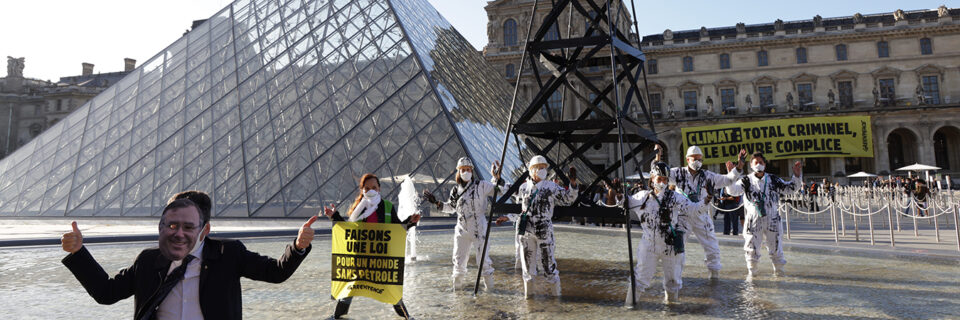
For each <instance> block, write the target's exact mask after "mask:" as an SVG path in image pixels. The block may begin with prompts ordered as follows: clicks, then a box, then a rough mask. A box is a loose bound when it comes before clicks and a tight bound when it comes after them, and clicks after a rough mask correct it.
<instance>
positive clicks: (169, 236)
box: [159, 199, 210, 261]
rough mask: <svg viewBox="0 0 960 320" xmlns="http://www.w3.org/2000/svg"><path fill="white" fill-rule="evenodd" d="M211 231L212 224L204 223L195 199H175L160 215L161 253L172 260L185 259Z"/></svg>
mask: <svg viewBox="0 0 960 320" xmlns="http://www.w3.org/2000/svg"><path fill="white" fill-rule="evenodd" d="M209 233H210V225H209V224H207V223H203V219H201V218H200V209H198V208H197V205H196V204H195V203H193V201H190V200H188V199H180V200H176V201H173V202H171V203H170V204H168V205H167V207H166V208H164V211H163V215H162V216H161V217H160V237H159V246H160V253H161V254H163V256H164V257H165V258H167V259H169V260H170V261H179V260H183V258H184V257H186V256H187V255H188V254H190V252H192V251H193V249H194V248H195V247H196V246H197V243H199V242H200V240H201V239H203V238H205V237H206V236H207V234H209Z"/></svg>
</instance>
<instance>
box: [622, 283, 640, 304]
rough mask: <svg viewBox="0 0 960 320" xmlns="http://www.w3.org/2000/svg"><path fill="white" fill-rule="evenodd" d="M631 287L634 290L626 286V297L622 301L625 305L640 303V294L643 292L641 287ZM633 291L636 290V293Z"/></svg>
mask: <svg viewBox="0 0 960 320" xmlns="http://www.w3.org/2000/svg"><path fill="white" fill-rule="evenodd" d="M633 288H634V290H630V289H631V288H630V287H629V286H628V287H627V299H626V301H624V305H625V306H626V307H632V306H634V305H636V304H637V303H640V295H642V294H643V289H641V288H637V287H636V286H634V287H633ZM634 291H636V292H637V294H636V295H634V294H633V292H634Z"/></svg>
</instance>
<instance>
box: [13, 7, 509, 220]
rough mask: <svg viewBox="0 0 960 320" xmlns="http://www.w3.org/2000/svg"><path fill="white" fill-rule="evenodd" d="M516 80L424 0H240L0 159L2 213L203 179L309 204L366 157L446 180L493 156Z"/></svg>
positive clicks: (344, 181) (240, 200)
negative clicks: (458, 168)
mask: <svg viewBox="0 0 960 320" xmlns="http://www.w3.org/2000/svg"><path fill="white" fill-rule="evenodd" d="M511 95H512V88H509V87H508V85H507V84H506V82H505V81H503V79H502V78H501V77H500V76H499V74H498V73H497V72H496V71H494V70H493V69H492V68H490V67H489V66H487V65H486V64H485V62H484V60H483V58H482V57H481V56H480V54H479V53H478V52H477V51H476V50H475V49H474V48H473V47H472V46H471V45H470V44H469V43H468V42H467V41H466V40H464V39H463V37H462V36H460V34H459V33H457V31H456V30H454V29H453V28H452V27H451V26H450V24H449V23H448V22H447V21H446V20H444V19H443V17H441V16H440V15H439V14H438V13H437V12H436V10H435V9H434V8H433V7H431V6H430V5H429V4H428V3H427V2H426V0H390V1H376V0H337V1H323V0H279V1H278V0H237V1H235V2H234V3H232V4H231V5H229V6H228V7H227V8H224V9H223V10H221V11H220V12H218V13H217V14H215V15H213V16H212V17H211V18H210V19H208V20H207V21H206V22H205V23H204V24H203V25H201V26H199V27H197V28H195V29H194V30H192V31H190V32H189V33H188V34H186V35H184V36H183V37H182V38H180V39H179V40H177V41H176V42H174V43H173V44H171V45H169V46H168V47H167V48H166V49H164V50H163V51H162V52H160V53H159V54H157V55H156V56H154V57H153V58H151V59H150V60H149V61H147V62H146V63H144V64H143V65H141V66H140V67H139V68H137V69H136V70H135V71H133V72H132V73H131V74H130V75H128V76H127V77H125V78H124V79H123V80H121V81H119V82H118V83H117V84H115V85H114V86H112V87H110V88H109V89H107V90H106V91H104V92H103V93H102V94H100V95H98V96H96V97H95V98H93V99H91V100H90V102H89V103H87V104H86V105H84V106H82V107H80V108H78V109H77V110H76V111H74V112H73V113H72V114H70V115H69V116H68V117H66V118H64V119H63V120H62V121H60V122H59V123H57V124H56V125H54V126H52V127H51V128H50V129H49V130H47V131H46V132H44V133H43V134H41V135H40V136H38V137H37V138H36V139H34V140H33V141H31V142H30V143H29V144H27V145H25V146H24V147H22V148H20V149H19V150H18V151H17V152H15V153H14V154H11V155H10V156H8V157H7V158H6V159H4V160H2V161H0V215H2V216H14V215H15V216H151V215H158V214H159V212H158V211H159V210H160V209H161V208H162V207H163V206H164V204H165V201H166V199H167V198H168V197H169V196H170V195H172V194H174V193H175V192H178V191H181V190H187V189H199V190H205V191H207V192H209V193H210V194H211V196H212V197H213V200H214V215H215V216H221V217H223V216H227V217H282V216H306V215H311V214H315V213H316V212H317V210H318V209H319V208H320V207H321V206H322V205H324V204H327V203H338V204H339V203H344V202H347V201H350V200H352V199H351V198H352V197H354V196H355V195H356V188H357V187H356V181H357V179H358V177H359V176H360V175H362V174H363V173H366V172H373V173H375V174H377V175H379V176H380V177H381V180H382V181H381V182H382V185H383V191H384V192H385V193H388V194H389V195H391V196H392V195H394V194H396V192H397V191H398V190H397V188H395V187H396V186H397V185H398V183H399V179H400V178H399V176H403V175H408V174H409V175H413V176H414V177H416V179H417V183H418V184H419V186H418V187H420V188H426V189H433V190H437V191H440V190H441V189H446V188H442V187H443V186H444V185H448V184H450V181H451V180H452V179H453V168H454V167H455V164H456V160H457V158H459V157H461V156H464V155H467V156H469V157H471V158H472V159H473V160H474V162H475V163H476V164H477V167H478V168H487V167H489V165H490V163H492V162H493V161H494V160H495V159H496V158H498V157H499V155H500V148H501V144H502V143H503V139H504V135H505V130H506V125H505V124H506V118H507V115H508V114H509V110H508V109H509V105H510V97H511ZM511 140H512V139H511ZM511 142H512V141H511ZM516 148H517V146H516V145H512V146H511V150H516ZM520 163H521V160H520V156H519V155H518V154H517V153H516V151H513V152H510V153H509V154H508V158H507V165H506V167H505V169H506V170H508V171H509V170H513V172H516V168H522V167H523V166H522V165H520ZM478 171H479V172H478V174H479V175H481V176H483V177H486V178H489V176H488V175H487V174H486V172H485V171H486V170H485V169H484V170H478Z"/></svg>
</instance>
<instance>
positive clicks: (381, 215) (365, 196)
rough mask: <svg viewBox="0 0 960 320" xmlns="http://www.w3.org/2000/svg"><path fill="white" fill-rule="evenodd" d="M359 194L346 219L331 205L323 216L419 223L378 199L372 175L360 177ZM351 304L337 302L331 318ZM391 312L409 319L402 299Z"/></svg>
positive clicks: (376, 180) (376, 182) (346, 300)
mask: <svg viewBox="0 0 960 320" xmlns="http://www.w3.org/2000/svg"><path fill="white" fill-rule="evenodd" d="M359 193H360V194H358V195H357V199H356V200H354V201H353V205H351V206H350V210H348V211H347V212H349V213H350V215H349V216H347V217H346V218H344V217H343V216H341V215H340V212H337V211H336V208H335V207H334V206H333V204H331V205H330V206H329V207H324V208H323V214H324V215H326V216H327V217H328V218H330V220H333V221H349V222H367V223H398V224H403V225H405V226H406V228H407V229H409V228H410V227H412V226H413V225H414V224H416V223H417V222H418V221H420V215H419V214H414V215H412V216H410V217H407V219H406V220H400V216H399V215H398V214H397V207H396V206H395V205H393V203H392V202H390V201H387V200H384V199H382V198H381V197H380V179H379V178H377V176H375V175H373V174H372V173H367V174H364V175H363V176H362V177H360V192H359ZM351 302H353V297H346V298H343V299H340V300H337V307H336V309H335V310H334V311H333V318H334V319H340V317H342V316H344V315H346V314H347V312H348V311H350V303H351ZM393 310H394V311H396V312H397V315H399V316H401V317H404V318H410V312H408V311H407V307H406V306H405V305H404V304H403V300H402V299H401V300H400V302H397V304H396V305H394V306H393Z"/></svg>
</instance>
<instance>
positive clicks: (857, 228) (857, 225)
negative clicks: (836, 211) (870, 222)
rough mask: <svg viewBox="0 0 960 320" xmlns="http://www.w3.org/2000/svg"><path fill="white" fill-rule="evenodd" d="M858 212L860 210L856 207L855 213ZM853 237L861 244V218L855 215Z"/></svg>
mask: <svg viewBox="0 0 960 320" xmlns="http://www.w3.org/2000/svg"><path fill="white" fill-rule="evenodd" d="M854 201H856V200H854ZM858 211H860V208H859V207H857V206H856V205H854V208H853V212H858ZM853 237H854V239H855V240H856V241H857V242H860V217H859V216H858V215H856V214H854V215H853Z"/></svg>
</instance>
